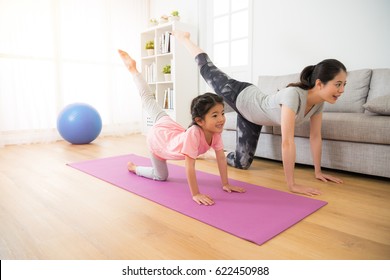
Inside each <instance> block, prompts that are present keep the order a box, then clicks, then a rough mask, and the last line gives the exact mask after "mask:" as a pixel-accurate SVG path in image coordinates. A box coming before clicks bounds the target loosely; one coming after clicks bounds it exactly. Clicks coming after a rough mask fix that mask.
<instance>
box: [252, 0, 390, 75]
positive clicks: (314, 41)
mask: <svg viewBox="0 0 390 280" xmlns="http://www.w3.org/2000/svg"><path fill="white" fill-rule="evenodd" d="M253 20H254V22H253V24H254V29H253V36H254V37H253V39H254V40H253V62H254V63H253V68H252V69H253V72H252V78H253V80H254V81H256V80H257V76H258V75H260V74H271V75H277V74H288V73H294V72H300V71H301V70H302V69H303V67H305V66H306V65H310V64H316V63H318V62H319V61H321V60H323V59H326V58H336V59H339V60H340V61H342V62H343V63H344V64H345V66H346V67H347V69H349V70H354V69H361V68H380V67H386V68H390V1H388V0H326V1H325V0H294V1H289V0H272V1H267V0H260V1H259V0H254V1H253Z"/></svg>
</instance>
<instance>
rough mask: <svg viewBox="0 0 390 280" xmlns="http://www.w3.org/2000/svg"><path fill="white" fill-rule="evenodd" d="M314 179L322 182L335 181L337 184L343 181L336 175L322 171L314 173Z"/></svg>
mask: <svg viewBox="0 0 390 280" xmlns="http://www.w3.org/2000/svg"><path fill="white" fill-rule="evenodd" d="M316 179H318V180H321V181H323V182H328V181H331V182H334V183H337V184H341V183H343V180H341V179H339V178H337V177H333V176H331V175H327V174H324V173H322V172H318V173H316Z"/></svg>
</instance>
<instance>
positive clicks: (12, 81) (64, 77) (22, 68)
mask: <svg viewBox="0 0 390 280" xmlns="http://www.w3.org/2000/svg"><path fill="white" fill-rule="evenodd" d="M145 8H146V6H145V4H144V3H143V0H113V1H106V0H83V1H77V0H34V1H33V0H1V1H0V146H2V145H6V144H18V143H32V142H47V141H53V140H56V139H58V138H59V135H58V133H57V132H56V119H57V115H58V113H59V111H60V110H61V109H62V108H63V107H64V106H66V105H67V104H69V103H73V102H85V103H89V104H90V105H92V106H94V107H95V108H96V109H97V110H98V111H99V113H100V115H101V117H102V120H103V130H102V134H103V135H104V134H106V135H107V134H125V133H129V132H131V131H134V130H139V125H140V124H139V120H140V119H141V117H140V116H141V106H140V104H139V97H138V96H137V94H136V90H135V86H133V85H132V83H131V82H129V81H130V76H129V73H128V72H127V71H126V69H125V67H124V66H123V63H122V61H121V60H120V58H119V56H118V53H117V49H118V48H123V49H125V50H126V51H129V52H130V54H132V55H133V56H134V57H137V56H139V48H138V46H139V43H137V42H138V41H139V32H140V31H141V30H142V29H143V26H142V23H145V25H146V22H147V21H146V18H145V17H144V16H143V12H144V11H145Z"/></svg>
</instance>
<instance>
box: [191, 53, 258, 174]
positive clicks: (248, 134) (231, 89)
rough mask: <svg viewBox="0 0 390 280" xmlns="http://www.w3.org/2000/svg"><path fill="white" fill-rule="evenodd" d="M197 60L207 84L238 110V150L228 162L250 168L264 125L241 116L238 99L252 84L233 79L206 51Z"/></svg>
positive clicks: (228, 158)
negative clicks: (237, 105)
mask: <svg viewBox="0 0 390 280" xmlns="http://www.w3.org/2000/svg"><path fill="white" fill-rule="evenodd" d="M195 61H196V62H197V63H198V66H199V69H200V74H201V75H202V77H203V79H205V81H206V82H207V84H208V85H209V86H210V87H211V88H212V89H214V91H215V93H216V94H218V95H220V96H222V97H223V98H224V101H225V102H226V103H227V104H229V105H230V106H231V107H232V108H233V109H234V110H235V111H236V112H237V131H236V151H235V152H231V153H229V154H228V156H227V162H228V164H229V165H230V166H233V167H236V168H240V169H248V168H249V167H250V166H251V164H252V161H253V158H254V156H255V152H256V147H257V142H258V140H259V136H260V131H261V128H262V126H261V125H257V124H254V123H252V122H250V121H248V120H246V119H245V118H244V117H243V116H241V114H240V113H239V111H238V110H237V107H236V100H237V96H238V95H239V94H240V92H241V91H242V90H243V89H245V88H246V87H248V86H250V85H251V84H250V83H245V82H239V81H236V80H234V79H231V78H230V77H229V76H228V75H226V74H225V73H223V72H222V71H221V70H220V69H218V68H217V67H216V66H215V65H214V64H213V62H212V61H211V60H210V58H209V57H208V55H207V54H206V53H201V54H199V55H197V56H196V57H195Z"/></svg>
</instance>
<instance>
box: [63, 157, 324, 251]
mask: <svg viewBox="0 0 390 280" xmlns="http://www.w3.org/2000/svg"><path fill="white" fill-rule="evenodd" d="M128 161H133V162H134V163H135V164H137V165H147V166H150V160H149V159H147V158H144V157H140V156H137V155H132V154H131V155H123V156H116V157H109V158H102V159H97V160H89V161H83V162H77V163H71V164H69V166H71V167H73V168H76V169H78V170H80V171H83V172H85V173H88V174H90V175H92V176H95V177H97V178H99V179H101V180H104V181H106V182H108V183H111V184H113V185H115V186H117V187H120V188H122V189H125V190H127V191H130V192H132V193H134V194H137V195H140V196H142V197H144V198H147V199H150V200H152V201H154V202H156V203H159V204H161V205H163V206H165V207H168V208H170V209H173V210H175V211H178V212H180V213H182V214H184V215H187V216H189V217H192V218H194V219H197V220H199V221H202V222H204V223H206V224H208V225H211V226H213V227H216V228H218V229H221V230H223V231H226V232H228V233H230V234H233V235H236V236H238V237H240V238H243V239H246V240H249V241H251V242H254V243H256V244H259V245H260V244H263V243H264V242H266V241H268V240H269V239H271V238H273V237H274V236H276V235H277V234H279V233H281V232H282V231H284V230H286V229H287V228H289V227H291V226H292V225H294V224H296V223H297V222H299V221H300V220H302V219H303V218H305V217H306V216H308V215H310V214H312V213H313V212H315V211H316V210H318V209H320V208H321V207H322V206H324V205H326V204H327V202H325V201H321V200H316V199H312V198H308V197H304V196H299V195H295V194H291V193H288V192H281V191H277V190H272V189H268V188H264V187H261V186H256V185H252V184H248V183H245V182H240V181H237V180H232V179H230V180H229V182H230V184H233V185H236V186H240V187H243V188H245V189H246V192H245V193H227V192H224V191H223V190H222V188H221V183H220V177H219V176H218V175H213V174H208V173H205V172H201V171H197V179H198V184H199V189H200V191H201V193H204V194H208V195H210V196H211V197H212V198H213V200H214V202H215V204H214V205H213V206H200V205H198V204H197V203H195V202H194V201H193V200H192V198H191V194H190V191H189V187H188V185H187V179H186V176H185V169H184V167H181V166H176V165H173V164H169V165H168V166H169V167H168V168H169V178H168V180H167V181H165V182H158V181H153V180H150V179H146V178H142V177H138V176H137V175H135V174H133V173H131V172H129V171H127V162H128Z"/></svg>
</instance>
